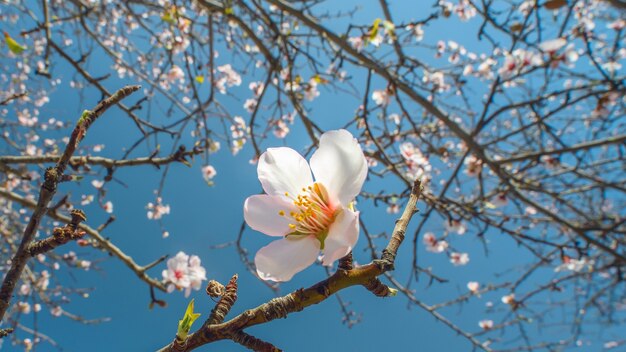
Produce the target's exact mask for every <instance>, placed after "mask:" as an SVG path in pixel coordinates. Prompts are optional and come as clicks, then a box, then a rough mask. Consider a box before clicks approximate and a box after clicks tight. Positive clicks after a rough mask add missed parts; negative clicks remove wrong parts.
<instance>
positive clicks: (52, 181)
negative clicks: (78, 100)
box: [0, 86, 139, 320]
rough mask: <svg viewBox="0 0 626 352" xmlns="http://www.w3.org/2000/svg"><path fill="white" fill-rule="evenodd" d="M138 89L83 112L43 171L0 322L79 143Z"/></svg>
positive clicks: (0, 306) (1, 295)
mask: <svg viewBox="0 0 626 352" xmlns="http://www.w3.org/2000/svg"><path fill="white" fill-rule="evenodd" d="M138 89H139V86H127V87H124V88H122V89H120V90H118V91H117V92H116V93H115V94H113V95H112V96H111V97H109V98H107V99H105V100H103V101H101V102H100V103H99V104H98V105H96V107H95V108H94V109H93V111H85V112H84V113H83V115H82V116H81V118H80V119H79V120H78V123H77V124H76V127H75V128H74V130H73V131H72V134H71V136H70V141H69V143H68V144H67V146H66V148H65V151H64V152H63V155H61V157H60V158H59V160H58V162H57V164H56V166H55V167H51V168H48V169H46V171H45V173H44V182H43V184H42V186H41V190H40V192H39V199H38V201H37V205H36V207H35V210H34V211H33V214H32V215H31V217H30V220H29V222H28V225H27V226H26V228H25V230H24V234H23V236H22V241H21V243H20V246H19V247H18V249H17V252H15V254H14V255H13V258H12V259H11V268H10V269H9V271H8V272H7V274H6V276H5V277H4V280H3V282H2V287H1V288H0V320H2V318H4V314H5V313H6V311H7V308H8V307H9V303H10V301H11V296H12V295H13V290H14V289H15V286H16V285H17V282H18V281H19V279H20V276H21V275H22V271H23V270H24V267H25V265H26V262H27V261H28V259H29V258H30V255H29V252H28V248H29V246H30V244H31V242H32V241H33V239H34V237H35V233H36V232H37V229H38V228H39V223H40V222H41V219H42V217H43V216H44V215H45V214H46V212H47V211H48V203H49V202H50V200H51V199H52V197H53V196H54V194H55V193H56V187H57V184H58V183H59V181H60V180H61V177H62V176H63V173H64V172H65V169H66V167H67V164H68V163H69V161H70V158H71V157H72V154H74V151H75V150H76V147H77V146H78V143H79V142H80V141H81V140H82V138H83V137H84V136H85V133H86V132H87V130H88V129H89V127H90V126H91V125H92V124H93V123H94V122H95V121H96V120H97V119H98V117H100V116H101V115H102V114H103V113H104V112H105V111H106V110H107V109H108V108H109V107H111V106H112V105H114V104H116V103H117V102H119V101H120V100H122V99H124V98H125V97H127V96H129V95H130V94H132V93H133V92H135V91H137V90H138Z"/></svg>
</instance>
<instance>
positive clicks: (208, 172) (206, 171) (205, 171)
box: [202, 165, 217, 182]
mask: <svg viewBox="0 0 626 352" xmlns="http://www.w3.org/2000/svg"><path fill="white" fill-rule="evenodd" d="M215 175H217V171H215V168H214V167H213V166H211V165H207V166H205V167H203V168H202V177H204V180H205V181H206V182H210V181H211V179H212V178H213V177H215Z"/></svg>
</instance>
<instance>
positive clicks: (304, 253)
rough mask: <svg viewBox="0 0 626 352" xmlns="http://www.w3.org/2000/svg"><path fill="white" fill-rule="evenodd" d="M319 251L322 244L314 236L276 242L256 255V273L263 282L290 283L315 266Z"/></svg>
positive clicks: (289, 238)
mask: <svg viewBox="0 0 626 352" xmlns="http://www.w3.org/2000/svg"><path fill="white" fill-rule="evenodd" d="M319 251H320V242H319V241H318V240H317V239H316V238H315V237H313V236H305V237H294V236H289V237H286V238H283V239H280V240H276V241H274V242H272V243H270V244H268V245H267V246H265V247H263V248H261V249H259V251H258V252H257V253H256V256H255V257H254V263H255V264H256V272H257V273H258V274H259V276H260V277H261V278H262V279H263V280H272V281H289V280H291V278H292V277H293V275H295V274H296V273H298V272H300V271H302V270H304V269H305V268H306V267H308V266H309V265H311V264H313V263H314V262H315V260H316V259H317V254H318V253H319Z"/></svg>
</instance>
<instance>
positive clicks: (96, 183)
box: [91, 180, 104, 189]
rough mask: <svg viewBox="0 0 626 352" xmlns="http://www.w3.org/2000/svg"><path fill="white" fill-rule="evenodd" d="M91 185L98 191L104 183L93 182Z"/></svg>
mask: <svg viewBox="0 0 626 352" xmlns="http://www.w3.org/2000/svg"><path fill="white" fill-rule="evenodd" d="M91 185H92V186H94V187H95V188H97V189H100V188H102V186H104V181H100V180H93V181H91Z"/></svg>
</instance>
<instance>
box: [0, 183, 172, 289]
mask: <svg viewBox="0 0 626 352" xmlns="http://www.w3.org/2000/svg"><path fill="white" fill-rule="evenodd" d="M0 197H3V198H6V199H9V200H12V201H14V202H17V203H19V204H20V205H22V206H24V207H28V208H31V209H35V208H36V207H37V204H36V203H35V201H33V200H31V199H27V198H24V197H22V196H20V195H19V194H17V193H14V192H11V191H8V190H6V189H4V188H2V187H0ZM46 215H47V216H48V217H50V218H51V219H54V220H58V221H62V222H66V223H69V222H70V221H72V220H71V218H70V217H69V216H65V215H61V214H59V213H57V212H47V214H46ZM78 227H79V228H80V229H81V230H83V231H85V232H86V233H87V234H86V236H88V237H91V238H93V239H94V240H95V244H94V247H96V248H100V249H102V250H104V251H106V252H108V253H109V254H111V255H112V256H114V257H116V258H118V259H119V260H121V261H122V262H123V263H124V264H125V265H126V266H127V267H128V268H129V269H130V270H132V271H133V272H134V273H135V274H137V276H138V277H139V279H141V280H142V281H144V282H146V283H147V284H148V285H150V286H151V287H156V288H158V289H159V290H161V291H163V292H165V291H166V287H165V285H164V284H163V283H162V282H161V281H159V280H157V279H154V278H152V277H150V276H149V275H147V274H146V271H148V269H150V268H151V267H152V266H153V264H154V262H153V263H150V264H147V265H145V266H141V265H139V264H137V263H136V262H135V261H134V260H133V258H132V257H130V256H129V255H127V254H126V253H124V252H123V251H122V250H121V249H120V248H119V247H117V246H116V245H114V244H113V243H111V241H109V240H107V239H106V238H104V236H102V234H100V230H97V229H94V228H92V227H90V226H88V225H85V224H80V225H78ZM161 259H163V260H164V259H165V258H163V257H161V258H159V259H158V260H161Z"/></svg>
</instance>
